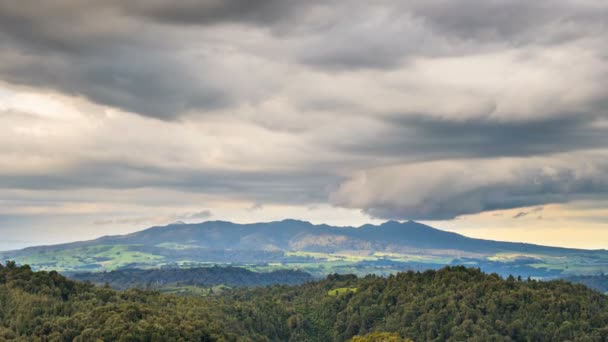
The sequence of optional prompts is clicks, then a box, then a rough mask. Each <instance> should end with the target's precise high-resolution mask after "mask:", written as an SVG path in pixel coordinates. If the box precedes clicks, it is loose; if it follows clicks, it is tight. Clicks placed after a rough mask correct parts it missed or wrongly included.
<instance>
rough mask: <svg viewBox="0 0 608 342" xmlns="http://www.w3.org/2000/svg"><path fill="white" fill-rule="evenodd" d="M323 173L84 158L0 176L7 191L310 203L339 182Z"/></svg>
mask: <svg viewBox="0 0 608 342" xmlns="http://www.w3.org/2000/svg"><path fill="white" fill-rule="evenodd" d="M337 179H338V178H337V177H336V176H334V175H332V174H331V173H330V172H321V171H312V170H311V171H306V170H301V171H295V172H288V171H285V172H279V171H269V170H267V171H257V172H254V171H238V170H217V171H212V170H196V169H184V168H171V167H165V168H162V167H155V166H145V165H138V164H130V163H121V162H119V161H111V162H95V161H90V162H84V161H83V162H80V163H77V164H74V165H72V166H71V167H69V168H67V169H62V170H56V171H49V170H47V171H45V172H41V173H18V174H17V173H14V174H11V173H4V174H0V184H1V185H2V186H1V187H2V188H4V189H29V190H70V189H91V190H90V191H94V189H142V188H161V189H174V190H179V191H185V192H193V193H205V194H212V195H213V194H215V195H221V196H233V197H235V198H236V197H238V198H241V199H248V200H252V201H255V202H258V203H311V202H319V201H323V200H325V199H326V196H327V189H326V188H327V184H332V183H336V182H337Z"/></svg>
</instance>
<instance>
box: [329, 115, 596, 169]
mask: <svg viewBox="0 0 608 342" xmlns="http://www.w3.org/2000/svg"><path fill="white" fill-rule="evenodd" d="M602 118H603V115H599V114H588V113H579V114H569V115H553V116H549V117H545V118H542V117H541V118H532V119H529V120H520V121H511V122H509V121H499V120H489V119H471V120H466V119H463V120H458V119H456V120H446V119H442V118H431V117H427V116H424V115H406V116H405V117H399V116H393V117H391V118H390V119H389V121H388V122H389V123H390V128H389V129H388V130H387V131H386V132H384V134H383V135H382V139H373V140H361V139H358V140H355V141H352V142H350V143H348V144H344V143H338V144H337V145H336V146H337V147H338V148H339V149H340V150H342V151H348V152H353V153H354V152H355V151H356V152H357V153H364V154H368V155H370V156H372V155H373V156H385V157H387V158H398V159H403V158H407V159H411V160H436V159H452V158H479V157H493V156H533V155H543V154H550V153H559V152H567V151H575V150H584V149H593V148H602V147H605V146H606V139H605V137H606V135H608V127H605V126H598V125H595V123H597V122H599V120H602Z"/></svg>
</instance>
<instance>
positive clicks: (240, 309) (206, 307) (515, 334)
mask: <svg viewBox="0 0 608 342" xmlns="http://www.w3.org/2000/svg"><path fill="white" fill-rule="evenodd" d="M340 288H357V291H344V292H343V293H340V294H339V295H331V296H330V295H328V293H329V292H330V291H331V290H332V289H340ZM607 309H608V299H607V298H606V297H605V296H603V295H602V294H600V293H598V292H596V291H593V290H590V289H588V288H586V287H584V286H582V285H574V284H571V283H568V282H564V281H551V282H538V281H527V280H525V281H522V280H520V279H515V278H513V277H509V278H508V279H502V278H500V277H499V276H497V275H495V274H484V273H482V272H480V271H479V270H478V269H469V268H465V267H446V268H443V269H441V270H438V271H425V272H422V273H420V272H407V273H399V274H396V275H393V276H389V277H386V278H382V277H376V276H367V277H364V278H357V277H355V276H352V275H330V276H328V277H327V278H326V279H324V280H321V281H317V282H311V283H307V284H304V285H299V286H271V287H264V288H254V289H233V290H229V291H226V292H223V293H222V294H220V295H212V296H207V297H180V296H173V295H163V294H160V293H159V292H154V291H142V290H136V289H133V290H127V291H115V290H112V289H109V288H105V287H95V286H93V285H91V284H88V283H83V282H76V281H71V280H68V279H66V278H65V277H63V276H61V275H60V274H58V273H57V272H53V271H52V272H48V273H47V272H33V271H32V270H31V269H30V267H29V266H17V265H16V264H15V263H14V262H8V263H7V264H6V265H4V266H0V340H11V339H13V340H40V341H72V340H74V341H95V340H103V341H167V340H171V341H173V340H175V341H347V340H349V339H351V338H353V337H356V336H360V337H358V338H356V339H355V341H374V340H375V339H374V338H375V336H376V337H377V336H382V334H381V333H390V334H388V335H386V336H392V338H393V337H394V338H403V339H405V338H409V339H412V340H416V341H420V340H430V341H433V340H434V341H446V340H447V341H462V340H474V341H475V340H476V341H508V340H515V341H527V340H534V341H564V340H573V341H602V340H606V339H607V338H608V310H607Z"/></svg>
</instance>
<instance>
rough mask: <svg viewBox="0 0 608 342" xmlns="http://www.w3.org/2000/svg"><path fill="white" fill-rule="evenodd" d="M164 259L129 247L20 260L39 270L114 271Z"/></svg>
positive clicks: (84, 249) (78, 250)
mask: <svg viewBox="0 0 608 342" xmlns="http://www.w3.org/2000/svg"><path fill="white" fill-rule="evenodd" d="M162 260H163V257H162V256H158V255H153V254H148V253H143V252H139V251H133V250H130V249H129V246H128V245H114V246H103V245H102V246H92V247H81V248H73V249H68V250H62V251H48V252H38V253H35V254H31V255H28V256H24V257H22V258H19V259H18V262H19V263H22V264H29V265H33V266H35V268H37V269H39V270H57V271H73V270H90V271H96V270H114V269H117V268H120V267H123V266H126V265H129V264H133V263H158V262H162Z"/></svg>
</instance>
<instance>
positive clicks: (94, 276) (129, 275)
mask: <svg viewBox="0 0 608 342" xmlns="http://www.w3.org/2000/svg"><path fill="white" fill-rule="evenodd" d="M69 277H70V278H72V279H75V280H80V281H90V282H92V283H95V284H109V285H110V286H112V288H115V289H129V288H147V289H162V288H166V287H168V286H200V287H213V286H217V285H225V286H229V287H241V286H247V287H254V286H268V285H299V284H303V283H305V282H308V281H312V280H313V279H314V278H313V277H312V276H311V275H310V274H308V273H306V272H302V271H295V270H277V271H272V272H252V271H249V270H247V269H244V268H241V267H217V266H213V267H196V268H187V269H178V268H162V269H148V270H144V269H122V270H116V271H111V272H95V273H91V272H87V273H76V274H72V275H70V276H69Z"/></svg>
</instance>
